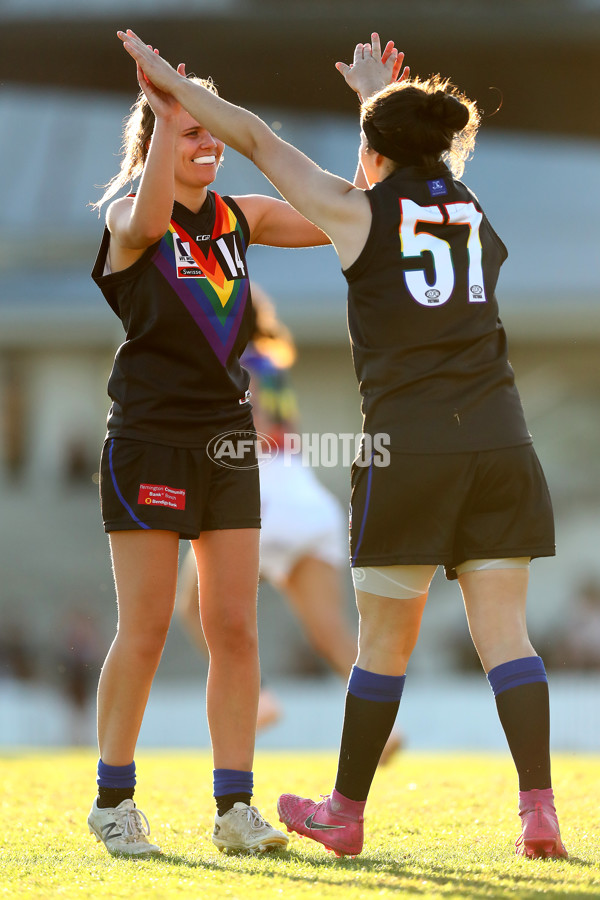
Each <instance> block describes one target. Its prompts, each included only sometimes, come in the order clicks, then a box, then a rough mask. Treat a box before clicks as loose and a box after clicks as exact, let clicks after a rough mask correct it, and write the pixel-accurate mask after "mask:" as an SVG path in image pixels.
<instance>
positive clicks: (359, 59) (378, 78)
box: [335, 32, 410, 100]
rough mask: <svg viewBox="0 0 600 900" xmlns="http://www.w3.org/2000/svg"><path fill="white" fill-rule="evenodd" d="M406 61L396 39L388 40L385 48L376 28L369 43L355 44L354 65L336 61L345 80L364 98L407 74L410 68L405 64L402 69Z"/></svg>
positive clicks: (405, 76) (402, 78) (404, 77)
mask: <svg viewBox="0 0 600 900" xmlns="http://www.w3.org/2000/svg"><path fill="white" fill-rule="evenodd" d="M403 62H404V53H402V52H401V51H399V50H397V49H396V48H395V47H394V42H393V41H388V43H387V44H386V46H385V48H384V50H383V52H382V50H381V43H380V40H379V35H378V34H377V32H373V34H372V35H371V43H370V44H357V45H356V47H355V48H354V60H353V62H352V64H351V65H347V64H346V63H343V62H337V63H336V64H335V67H336V69H337V70H338V72H340V74H341V75H343V76H344V79H345V81H346V84H347V85H348V86H349V87H351V88H352V90H353V91H356V93H357V94H358V96H359V97H360V99H361V100H364V99H366V98H367V97H370V96H371V94H375V93H377V91H380V90H381V89H382V88H384V87H386V85H388V84H391V83H392V82H394V81H404V80H405V79H406V78H408V76H409V75H410V69H409V68H408V66H405V67H404V69H403V70H402V63H403ZM401 72H402V74H400V73H401Z"/></svg>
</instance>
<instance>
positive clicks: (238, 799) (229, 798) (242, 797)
mask: <svg viewBox="0 0 600 900" xmlns="http://www.w3.org/2000/svg"><path fill="white" fill-rule="evenodd" d="M251 799H252V794H245V793H239V794H223V795H222V796H221V797H215V800H216V802H217V812H218V814H219V815H220V816H224V815H225V813H226V812H229V810H230V809H232V808H233V804H234V803H246V804H247V805H248V806H250V801H251Z"/></svg>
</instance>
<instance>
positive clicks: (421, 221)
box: [400, 199, 487, 306]
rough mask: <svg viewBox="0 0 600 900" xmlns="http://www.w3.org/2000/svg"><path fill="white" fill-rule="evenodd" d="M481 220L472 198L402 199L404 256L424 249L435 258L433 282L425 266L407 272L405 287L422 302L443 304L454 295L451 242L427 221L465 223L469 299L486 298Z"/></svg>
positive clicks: (401, 231) (480, 299)
mask: <svg viewBox="0 0 600 900" xmlns="http://www.w3.org/2000/svg"><path fill="white" fill-rule="evenodd" d="M482 220H483V214H482V213H481V212H479V210H478V209H476V207H475V204H474V203H472V202H469V203H447V204H444V205H441V204H440V205H435V206H419V205H418V204H417V203H414V202H413V201H412V200H407V199H401V200H400V247H401V249H402V254H403V256H406V257H419V256H422V255H423V253H424V252H425V251H429V252H430V253H431V255H432V258H433V269H434V282H433V284H429V283H428V281H427V279H426V278H425V271H424V268H423V270H421V269H417V270H415V271H409V270H407V271H405V272H404V281H405V283H406V287H407V288H408V290H409V291H410V293H411V295H412V297H413V298H414V299H415V300H416V301H417V303H420V304H421V306H442V305H443V304H444V303H446V302H447V301H448V300H449V299H450V297H451V296H452V292H453V290H454V284H455V273H454V262H453V259H452V253H451V251H450V244H449V243H448V241H445V240H444V239H443V238H440V237H437V236H436V235H435V234H433V233H431V232H430V231H428V230H427V227H426V226H427V225H428V224H431V225H443V224H449V225H464V226H465V227H466V228H468V229H469V235H468V238H467V256H468V272H469V303H485V302H486V299H487V298H486V296H485V288H484V285H483V270H482V265H481V240H480V238H479V228H480V226H481V222H482ZM423 226H425V227H424V228H423ZM417 228H418V229H419V230H417Z"/></svg>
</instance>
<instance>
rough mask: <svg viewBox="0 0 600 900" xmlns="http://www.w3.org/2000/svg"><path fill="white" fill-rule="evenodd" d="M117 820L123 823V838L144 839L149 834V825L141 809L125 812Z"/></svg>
mask: <svg viewBox="0 0 600 900" xmlns="http://www.w3.org/2000/svg"><path fill="white" fill-rule="evenodd" d="M119 818H120V819H122V822H123V837H124V838H126V839H127V838H133V839H134V840H135V838H139V837H142V838H145V837H146V835H149V834H150V823H149V821H148V819H147V818H146V816H145V815H144V813H143V812H142V811H141V809H138V808H137V807H136V808H135V809H128V810H125V811H124V812H123V813H122V814H121V815H120V816H119ZM142 819H143V821H142ZM144 823H145V824H144Z"/></svg>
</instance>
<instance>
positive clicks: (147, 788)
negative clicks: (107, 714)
mask: <svg viewBox="0 0 600 900" xmlns="http://www.w3.org/2000/svg"><path fill="white" fill-rule="evenodd" d="M95 768H96V756H95V755H94V753H93V752H92V751H81V752H60V751H57V752H47V753H43V752H40V753H31V752H26V753H23V754H17V753H9V752H5V753H4V754H2V755H0V829H1V838H0V848H1V849H0V897H32V898H33V897H35V898H44V900H50V898H53V897H58V898H66V900H70V898H87V897H90V898H92V897H94V898H113V897H114V898H120V897H128V898H129V897H138V896H139V897H140V898H144V900H146V898H148V900H154V898H161V900H162V898H164V900H170V898H175V897H177V898H183V897H186V898H188V897H189V898H200V897H202V898H204V897H206V898H210V900H222V898H228V900H231V898H259V897H260V898H264V900H271V898H275V897H284V898H285V900H295V898H308V897H309V896H310V898H311V900H320V898H337V900H346V898H349V900H354V898H359V897H364V898H379V897H391V896H395V895H396V894H398V895H401V896H402V897H419V898H423V900H425V898H430V897H455V898H465V900H480V898H487V897H498V898H505V897H506V898H508V897H511V898H517V900H530V898H533V897H538V896H542V895H543V896H544V897H546V898H555V897H556V898H559V897H572V898H586V897H598V896H600V849H599V845H600V816H599V811H598V785H599V784H600V758H596V757H593V758H592V757H579V756H575V757H568V758H567V757H562V758H561V757H558V758H555V760H554V769H553V771H554V783H555V793H556V799H557V808H558V812H559V816H560V820H561V830H562V835H563V839H564V842H565V844H566V846H567V849H568V850H569V853H570V859H569V860H567V861H562V860H560V861H559V860H556V861H555V860H549V861H541V860H540V861H531V860H524V859H522V858H518V857H516V856H515V855H514V841H515V838H516V837H517V835H518V833H519V819H518V815H517V799H516V779H515V775H514V771H513V767H512V763H511V761H510V759H509V758H507V757H505V756H500V757H495V756H483V755H479V756H468V757H467V756H460V755H447V754H444V755H441V754H440V755H423V754H417V753H411V752H409V753H404V754H402V755H400V756H399V757H397V759H396V760H395V761H394V762H393V763H392V764H391V765H390V766H388V767H387V768H385V769H382V770H380V771H378V773H377V775H376V778H375V782H374V785H373V790H372V793H371V797H370V800H369V804H368V807H367V817H366V841H365V848H364V850H363V853H362V854H361V855H360V856H359V857H357V858H356V859H347V858H346V859H336V858H335V857H334V856H333V855H332V854H328V853H326V852H325V851H324V850H323V848H322V847H320V846H318V845H316V844H313V843H312V842H310V841H307V840H301V839H299V838H297V837H295V836H294V837H293V838H292V839H291V841H290V845H289V848H288V850H287V851H286V852H283V853H277V854H268V855H264V856H255V857H251V856H250V857H249V856H241V855H225V854H221V853H219V852H218V850H217V849H216V848H215V847H214V846H213V844H212V843H211V841H210V833H211V830H212V821H213V816H214V803H213V799H212V783H211V776H212V763H211V760H210V757H209V755H208V754H206V753H198V754H193V753H169V752H165V753H140V754H139V755H138V757H137V769H138V788H137V792H136V801H137V803H138V805H139V806H140V808H141V809H143V810H144V812H145V813H146V815H147V816H148V818H149V820H150V824H151V827H152V839H153V840H155V841H156V842H157V843H158V844H159V845H160V846H161V847H162V850H163V854H162V856H160V857H157V858H150V859H125V858H120V857H119V858H117V857H111V856H110V855H109V854H108V853H107V852H106V850H105V849H104V847H103V845H102V844H97V843H96V841H95V839H94V838H92V836H91V835H89V834H88V830H87V825H86V817H87V814H88V812H89V807H90V805H91V802H92V799H93V797H94V794H95ZM335 768H336V760H335V755H334V754H322V753H321V754H307V753H305V754H298V753H296V754H291V753H289V754H288V753H264V752H263V753H260V754H259V755H258V756H257V759H256V763H255V789H256V794H255V798H254V799H255V802H256V804H257V805H258V806H259V808H260V809H261V811H262V812H263V814H264V815H265V816H266V817H267V818H268V819H269V820H270V821H271V822H272V823H273V824H275V823H276V821H277V814H276V812H275V804H276V800H277V796H278V795H279V794H280V793H282V792H284V791H293V792H295V793H300V794H303V795H304V796H313V797H317V796H318V794H319V793H327V792H329V791H330V790H331V787H332V782H333V778H334V776H335Z"/></svg>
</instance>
